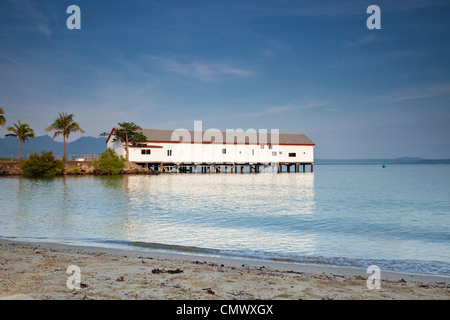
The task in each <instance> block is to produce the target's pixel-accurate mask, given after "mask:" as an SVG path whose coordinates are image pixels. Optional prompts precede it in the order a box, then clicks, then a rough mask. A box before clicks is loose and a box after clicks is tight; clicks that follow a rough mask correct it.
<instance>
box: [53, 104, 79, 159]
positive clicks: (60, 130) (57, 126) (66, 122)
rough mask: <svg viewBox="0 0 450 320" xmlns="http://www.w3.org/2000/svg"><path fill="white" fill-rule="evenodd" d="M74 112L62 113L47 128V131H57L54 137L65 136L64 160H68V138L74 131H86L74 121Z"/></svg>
mask: <svg viewBox="0 0 450 320" xmlns="http://www.w3.org/2000/svg"><path fill="white" fill-rule="evenodd" d="M73 117H74V115H73V114H67V113H64V112H62V113H60V114H59V118H57V119H56V120H55V121H54V122H53V123H52V124H51V125H50V126H48V127H47V128H45V130H47V131H55V134H54V135H53V139H55V138H56V137H57V136H59V135H61V134H62V136H63V156H62V161H66V138H68V137H69V135H70V134H71V133H73V132H78V131H79V132H81V133H84V130H83V129H81V128H80V125H79V124H78V123H77V122H75V121H73Z"/></svg>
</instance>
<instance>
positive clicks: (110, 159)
mask: <svg viewBox="0 0 450 320" xmlns="http://www.w3.org/2000/svg"><path fill="white" fill-rule="evenodd" d="M125 161H126V160H125V158H124V157H123V156H119V155H118V154H117V153H116V152H115V151H114V150H113V149H111V148H108V149H106V150H105V151H103V152H102V153H101V154H100V159H98V160H95V161H94V163H93V164H94V168H95V169H96V170H100V171H101V173H102V174H119V173H120V170H122V169H123V168H124V167H125Z"/></svg>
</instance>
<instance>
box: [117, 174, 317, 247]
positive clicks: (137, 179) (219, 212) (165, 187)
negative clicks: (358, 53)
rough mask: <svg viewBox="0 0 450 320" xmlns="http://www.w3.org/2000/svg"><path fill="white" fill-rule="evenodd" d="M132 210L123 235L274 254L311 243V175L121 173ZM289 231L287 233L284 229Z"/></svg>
mask: <svg viewBox="0 0 450 320" xmlns="http://www.w3.org/2000/svg"><path fill="white" fill-rule="evenodd" d="M123 179H124V189H126V193H127V194H128V201H129V206H130V207H131V208H132V209H133V212H134V214H133V215H132V217H130V219H128V220H127V221H126V223H125V224H124V225H123V226H122V230H121V231H122V232H123V234H122V237H123V238H124V239H129V240H131V239H133V240H135V241H142V242H154V243H167V244H173V245H182V246H200V247H207V248H219V249H231V248H232V249H233V250H239V251H246V250H252V251H255V250H256V251H261V252H262V251H264V252H267V251H269V252H271V251H273V252H277V248H278V246H279V245H280V243H282V244H283V246H285V247H287V248H290V250H292V252H298V251H304V250H307V251H308V252H311V250H312V249H313V247H314V238H315V235H314V234H313V233H311V232H310V231H308V230H307V229H305V226H302V223H303V221H304V219H305V218H306V216H308V215H310V214H312V213H313V210H314V174H309V173H308V174H303V173H300V174H259V175H250V174H245V175H232V174H230V175H214V174H209V175H208V174H206V175H199V174H197V175H161V176H157V177H154V176H153V177H149V176H125V177H123ZM286 231H288V232H286Z"/></svg>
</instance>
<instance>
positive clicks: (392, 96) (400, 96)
mask: <svg viewBox="0 0 450 320" xmlns="http://www.w3.org/2000/svg"><path fill="white" fill-rule="evenodd" d="M449 94H450V84H448V83H446V84H433V85H422V86H413V87H408V88H403V89H400V90H397V91H394V92H391V93H389V94H387V95H386V97H387V98H388V99H389V100H390V101H392V102H399V101H405V100H416V99H425V98H432V97H437V96H445V95H449Z"/></svg>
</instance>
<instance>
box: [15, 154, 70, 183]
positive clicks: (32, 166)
mask: <svg viewBox="0 0 450 320" xmlns="http://www.w3.org/2000/svg"><path fill="white" fill-rule="evenodd" d="M20 168H21V169H22V171H23V173H24V174H25V175H26V176H28V177H44V178H49V177H54V176H56V175H58V174H61V173H62V172H63V169H64V163H63V162H62V161H61V160H55V157H54V156H53V152H52V151H42V154H41V155H39V154H37V152H33V153H31V154H30V155H29V157H28V159H27V160H24V161H22V162H21V163H20Z"/></svg>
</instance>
